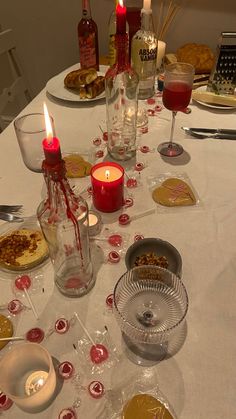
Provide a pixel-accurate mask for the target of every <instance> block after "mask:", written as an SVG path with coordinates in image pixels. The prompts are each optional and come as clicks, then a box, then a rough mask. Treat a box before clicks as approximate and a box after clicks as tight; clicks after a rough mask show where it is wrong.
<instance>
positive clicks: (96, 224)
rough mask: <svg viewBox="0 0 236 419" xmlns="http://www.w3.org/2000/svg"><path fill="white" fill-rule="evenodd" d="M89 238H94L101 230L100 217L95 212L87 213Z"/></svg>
mask: <svg viewBox="0 0 236 419" xmlns="http://www.w3.org/2000/svg"><path fill="white" fill-rule="evenodd" d="M88 219H89V236H96V235H97V234H99V233H100V231H101V229H102V219H101V215H100V214H98V213H97V212H95V211H89V215H88Z"/></svg>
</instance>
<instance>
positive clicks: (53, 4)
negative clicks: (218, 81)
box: [0, 0, 236, 95]
mask: <svg viewBox="0 0 236 419" xmlns="http://www.w3.org/2000/svg"><path fill="white" fill-rule="evenodd" d="M128 1H129V3H132V0H128ZM179 1H180V2H182V8H181V10H180V11H179V13H178V15H177V16H176V18H175V20H174V22H173V24H172V26H171V28H170V31H169V33H168V34H167V37H166V41H167V51H168V52H174V51H175V50H176V48H177V47H178V46H181V45H183V44H184V43H186V42H197V43H206V44H208V45H209V46H211V47H212V48H213V49H215V47H216V44H217V39H218V37H219V34H220V32H221V31H224V30H226V31H227V30H230V31H233V30H234V31H236V0H225V1H223V0H179ZM158 2H159V0H153V2H152V5H153V13H154V20H155V21H156V20H157V16H156V10H157V5H158ZM90 3H91V8H92V14H93V17H94V19H95V20H96V22H97V25H98V31H99V45H100V53H101V54H106V52H107V22H108V19H109V15H110V13H111V10H112V8H113V4H114V0H91V1H90ZM134 3H135V2H134ZM159 4H160V3H159ZM80 17H81V0H38V1H36V0H20V1H17V0H0V24H1V26H2V28H3V29H7V28H12V29H14V31H15V38H16V41H17V50H18V56H19V57H20V60H21V64H22V67H23V68H24V71H25V74H26V77H27V78H28V81H29V84H30V86H31V90H32V93H33V95H35V94H37V93H38V92H39V91H40V90H41V89H42V88H43V87H44V85H45V83H46V82H47V80H48V79H49V78H51V77H52V76H54V75H55V74H57V73H58V72H60V71H62V70H63V69H64V68H67V67H68V66H70V65H72V64H74V63H76V62H78V61H79V53H78V46H77V33H76V27H77V23H78V21H79V19H80ZM2 71H3V69H2V67H0V76H1V73H2Z"/></svg>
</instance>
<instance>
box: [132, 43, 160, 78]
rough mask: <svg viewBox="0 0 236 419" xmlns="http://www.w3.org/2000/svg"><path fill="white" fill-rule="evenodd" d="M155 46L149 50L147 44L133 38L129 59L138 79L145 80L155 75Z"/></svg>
mask: <svg viewBox="0 0 236 419" xmlns="http://www.w3.org/2000/svg"><path fill="white" fill-rule="evenodd" d="M156 57H157V46H156V45H154V46H153V48H150V47H149V46H148V44H147V43H145V42H143V41H142V40H140V39H136V38H133V40H132V49H131V58H132V64H133V67H134V69H135V71H136V72H137V73H138V76H139V79H140V81H141V80H147V78H149V77H153V76H154V75H155V74H156Z"/></svg>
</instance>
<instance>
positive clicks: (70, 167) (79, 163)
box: [64, 154, 92, 178]
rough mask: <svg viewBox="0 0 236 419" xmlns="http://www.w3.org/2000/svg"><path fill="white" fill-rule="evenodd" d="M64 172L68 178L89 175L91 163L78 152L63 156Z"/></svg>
mask: <svg viewBox="0 0 236 419" xmlns="http://www.w3.org/2000/svg"><path fill="white" fill-rule="evenodd" d="M64 161H65V164H66V174H67V176H68V177H70V178H76V177H85V176H89V174H90V170H91V167H92V165H91V164H90V163H89V162H88V161H86V160H84V159H83V157H82V156H80V155H79V154H70V155H69V156H65V157H64Z"/></svg>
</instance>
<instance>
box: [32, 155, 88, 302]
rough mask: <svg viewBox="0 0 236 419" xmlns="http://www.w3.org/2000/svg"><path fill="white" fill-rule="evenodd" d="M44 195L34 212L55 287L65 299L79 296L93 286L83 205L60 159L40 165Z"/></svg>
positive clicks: (86, 208)
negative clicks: (50, 265)
mask: <svg viewBox="0 0 236 419" xmlns="http://www.w3.org/2000/svg"><path fill="white" fill-rule="evenodd" d="M43 173H44V178H45V182H46V185H47V191H48V196H47V198H46V199H45V200H44V201H42V202H41V204H40V205H39V207H38V210H37V216H38V220H39V222H40V226H41V229H42V231H43V234H44V237H45V239H46V241H47V243H48V247H49V254H50V258H51V261H52V264H53V267H54V272H55V284H56V286H57V288H58V289H59V291H60V292H61V293H62V294H64V295H66V296H68V297H80V296H82V295H84V294H87V293H88V292H89V291H90V289H91V288H92V287H93V286H94V283H95V278H94V277H93V270H92V263H91V257H90V247H89V235H88V207H87V203H86V202H85V201H84V200H83V199H82V198H81V197H80V196H76V195H75V194H74V193H73V191H72V189H71V188H70V185H69V182H68V181H67V179H66V177H65V163H64V161H63V160H61V162H60V163H59V164H57V165H55V166H49V165H47V163H46V162H45V161H44V162H43Z"/></svg>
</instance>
